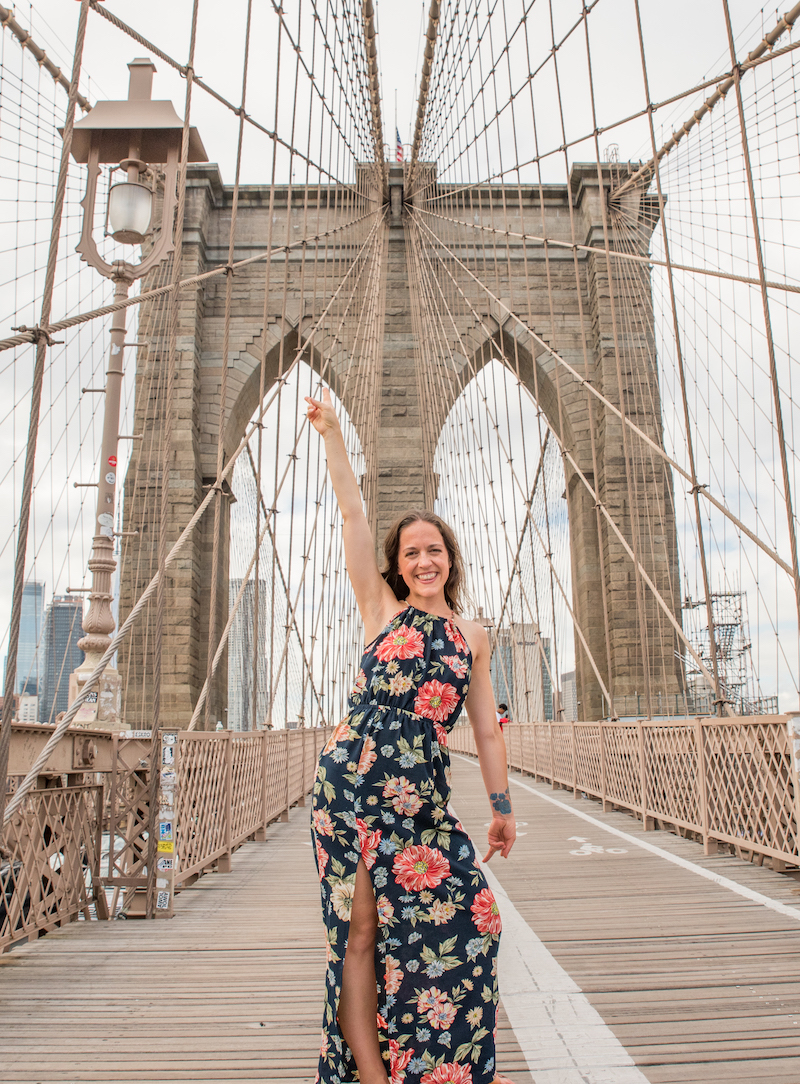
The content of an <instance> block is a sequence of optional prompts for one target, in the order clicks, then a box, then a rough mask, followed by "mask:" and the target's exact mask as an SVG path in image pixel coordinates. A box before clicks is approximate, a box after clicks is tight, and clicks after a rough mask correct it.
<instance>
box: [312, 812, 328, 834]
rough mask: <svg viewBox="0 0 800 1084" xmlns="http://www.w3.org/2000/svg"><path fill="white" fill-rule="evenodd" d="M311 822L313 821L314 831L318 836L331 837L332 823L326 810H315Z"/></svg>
mask: <svg viewBox="0 0 800 1084" xmlns="http://www.w3.org/2000/svg"><path fill="white" fill-rule="evenodd" d="M312 820H313V821H314V831H315V832H316V833H317V835H318V836H332V835H333V821H332V820H331V818H330V814H329V813H328V811H327V810H326V809H315V810H314V816H313V818H312Z"/></svg>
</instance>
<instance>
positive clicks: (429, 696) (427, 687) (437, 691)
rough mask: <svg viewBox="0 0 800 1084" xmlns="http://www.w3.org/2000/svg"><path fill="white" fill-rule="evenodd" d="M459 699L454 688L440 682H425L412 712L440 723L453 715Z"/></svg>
mask: <svg viewBox="0 0 800 1084" xmlns="http://www.w3.org/2000/svg"><path fill="white" fill-rule="evenodd" d="M460 699H461V697H460V696H459V695H458V693H457V692H456V690H455V688H454V686H452V685H448V684H447V683H444V684H443V683H442V682H441V681H426V682H425V684H424V685H422V686H421V687H420V690H419V692H418V693H417V698H416V700H415V701H414V711H415V712H416V713H417V715H422V716H423V718H425V719H433V720H434V722H437V723H441V722H443V721H444V720H445V719H448V718H449V717H450V716H451V715H452V714H453V711H454V710H455V707H456V704H457V703H458V702H459V700H460Z"/></svg>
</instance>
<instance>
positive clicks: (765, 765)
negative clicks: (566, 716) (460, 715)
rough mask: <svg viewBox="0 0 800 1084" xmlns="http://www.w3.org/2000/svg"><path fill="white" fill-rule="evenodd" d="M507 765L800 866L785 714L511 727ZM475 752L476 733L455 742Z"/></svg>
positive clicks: (647, 818) (459, 731) (460, 729)
mask: <svg viewBox="0 0 800 1084" xmlns="http://www.w3.org/2000/svg"><path fill="white" fill-rule="evenodd" d="M505 739H506V748H507V750H508V764H509V767H511V768H516V769H518V770H519V771H523V772H528V773H530V774H531V775H534V776H536V777H537V778H538V779H543V780H546V781H547V782H549V783H553V784H554V785H559V786H562V787H566V788H568V789H571V790H573V791H574V792H575V793H576V794H579V793H580V794H587V795H589V796H590V797H592V798H597V799H599V800H600V801H602V802H603V804H604V805H605V804H606V803H608V804H610V805H614V806H617V807H621V808H623V809H626V810H629V811H630V812H632V813H635V814H636V815H637V816H639V817H641V818H642V819H643V820H644V822H645V825H646V826H647V827H650V825H651V824H652V822H653V820H659V821H666V822H667V823H669V824H672V825H675V826H676V827H678V828H684V829H688V830H689V831H692V832H696V833H697V834H698V835H699V836H701V837H702V839H703V841H704V843H706V844H708V843H709V842H711V843H713V842H714V841H719V842H723V843H731V844H733V845H734V846H735V847H737V848H739V849H744V850H746V851H750V852H756V853H758V854H763V855H768V856H770V857H772V858H773V859H777V860H778V861H783V862H789V863H792V864H798V863H800V831H799V830H798V820H799V819H800V815H799V813H798V810H799V808H800V799H799V798H798V794H797V780H796V776H794V775H793V771H792V760H791V745H790V738H789V732H788V729H787V723H786V719H785V717H783V716H765V717H759V718H749V719H748V718H738V719H735V720H729V719H719V720H716V719H707V718H704V719H697V720H693V721H688V722H686V723H685V724H672V723H649V722H641V723H605V722H603V723H549V722H547V723H517V724H514V723H511V724H509V725H508V726H507V727H506V729H505ZM450 748H451V750H452V751H453V752H457V753H466V754H468V755H471V756H474V755H475V754H476V747H475V738H474V735H473V732H472V728H471V727H470V726H468V725H460V726H457V727H456V728H455V730H454V731H453V733H452V734H451V736H450Z"/></svg>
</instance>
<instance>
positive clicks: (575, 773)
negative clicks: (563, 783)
mask: <svg viewBox="0 0 800 1084" xmlns="http://www.w3.org/2000/svg"><path fill="white" fill-rule="evenodd" d="M571 727H572V797H573V798H577V797H578V757H577V745H576V741H575V738H576V734H575V721H574V720H573V721H572V723H571Z"/></svg>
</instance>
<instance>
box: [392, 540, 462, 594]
mask: <svg viewBox="0 0 800 1084" xmlns="http://www.w3.org/2000/svg"><path fill="white" fill-rule="evenodd" d="M397 569H398V572H399V573H400V575H401V576H402V577H403V580H404V581H405V584H406V586H407V587H408V590H409V595H411V596H416V597H417V598H419V599H425V600H426V601H428V602H430V601H431V600H433V599H439V598H442V599H443V598H444V585H445V584H446V583H447V577H448V576H449V575H450V557H449V555H448V553H447V547H446V546H445V544H444V539H443V538H442V534H441V531H440V530H439V528H438V527H435V526H434V525H433V524H432V523H426V522H425V521H424V520H415V521H414V522H413V523H410V524H409V525H408V527H404V528H403V530H402V531H401V532H400V551H399V553H398V555H397Z"/></svg>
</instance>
